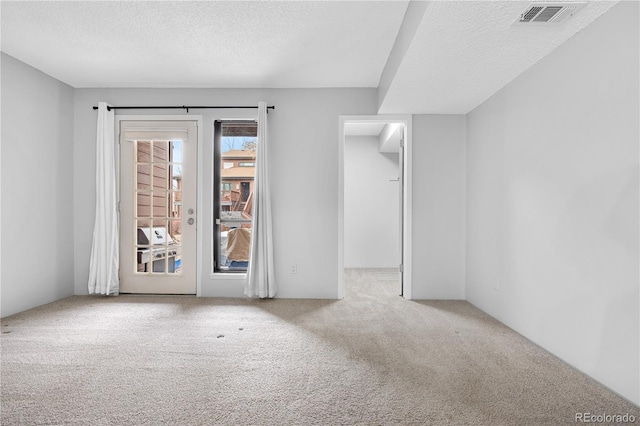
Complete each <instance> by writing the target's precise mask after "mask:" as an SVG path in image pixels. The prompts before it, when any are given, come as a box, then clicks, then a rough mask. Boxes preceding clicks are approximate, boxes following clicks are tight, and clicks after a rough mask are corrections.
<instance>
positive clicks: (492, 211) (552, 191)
mask: <svg viewBox="0 0 640 426" xmlns="http://www.w3.org/2000/svg"><path fill="white" fill-rule="evenodd" d="M638 6H639V5H638V4H637V3H635V2H621V3H619V4H617V5H616V6H614V7H613V8H612V9H611V10H610V11H609V12H607V13H606V14H604V15H603V16H602V17H601V18H599V19H598V20H597V21H595V22H594V23H593V24H591V25H590V26H589V27H587V28H586V29H584V30H583V31H582V32H580V33H578V34H577V35H576V36H574V37H573V38H572V39H570V40H569V41H568V42H566V43H565V44H564V45H562V46H560V47H559V48H558V49H557V50H555V51H554V52H552V53H551V54H550V55H548V56H547V57H546V58H544V59H543V60H542V61H541V62H539V63H538V64H536V65H535V66H533V67H532V68H531V69H530V70H528V71H527V72H525V73H524V74H523V75H521V76H520V77H518V78H517V79H516V80H514V81H513V82H512V83H511V84H509V85H508V86H507V87H505V88H504V89H503V90H501V91H500V92H498V93H497V94H496V95H494V96H493V97H492V98H491V99H489V100H488V101H487V102H485V103H484V104H483V105H481V106H480V107H478V108H477V109H476V110H474V111H473V112H471V113H470V114H469V115H468V126H467V130H468V151H467V159H468V161H467V212H468V214H467V288H466V291H467V299H468V300H469V301H470V302H471V303H473V304H475V305H477V306H478V307H480V308H481V309H482V310H484V311H486V312H488V313H489V314H491V315H493V316H494V317H496V318H497V319H499V320H500V321H502V322H504V323H505V324H507V325H508V326H510V327H512V328H513V329H515V330H516V331H518V332H520V333H522V334H523V335H524V336H526V337H527V338H529V339H531V340H533V341H534V342H536V343H538V344H539V345H541V346H542V347H544V348H546V349H548V350H549V351H551V352H552V353H553V354H555V355H557V356H558V357H560V358H561V359H563V360H565V361H567V362H569V363H570V364H572V365H574V366H575V367H577V368H578V369H580V370H582V371H584V372H586V373H587V374H589V375H591V376H592V377H594V378H595V379H596V380H599V381H600V382H602V383H603V384H605V385H607V386H609V387H610V388H611V389H613V390H614V391H616V392H618V393H620V394H621V395H623V396H625V397H626V398H628V399H630V400H631V401H633V402H635V403H636V404H638V403H640V395H639V388H640V383H639V377H640V371H639V368H638V363H639V359H640V357H639V355H640V354H639V344H638V339H639V336H640V329H639V313H638V311H639V309H638V305H639V299H638V297H639V294H638V283H639V276H638V274H639V267H640V265H639V251H638V237H639V231H638V225H639V223H638V218H639V211H638V194H639V189H640V188H639V183H638V178H639V175H638V169H639V158H638V155H639V152H638V141H639V140H640V135H639V125H640V123H639V118H638V117H639V115H640V108H639V93H638V91H639V87H638V75H639V59H638V56H639V45H638V40H639V34H638ZM496 280H497V281H498V283H497V284H496Z"/></svg>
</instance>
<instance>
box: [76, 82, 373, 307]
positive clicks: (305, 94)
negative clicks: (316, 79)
mask: <svg viewBox="0 0 640 426" xmlns="http://www.w3.org/2000/svg"><path fill="white" fill-rule="evenodd" d="M260 100H264V101H266V102H267V103H268V104H269V105H275V106H276V110H275V111H271V112H269V137H270V148H269V149H270V151H269V158H270V160H271V162H272V164H271V168H270V170H271V172H272V184H273V187H272V188H273V189H272V197H273V199H272V205H273V216H274V219H273V232H274V240H275V241H274V244H275V246H274V251H275V262H276V265H275V266H276V279H277V285H278V297H291V298H294V297H295V298H329V299H332V298H336V297H337V289H338V286H337V282H338V277H337V268H338V266H337V256H336V252H335V248H336V246H337V244H338V241H337V231H336V230H337V226H338V225H337V214H336V212H337V209H338V205H337V204H338V197H337V187H338V116H340V115H354V114H373V113H375V106H376V90H375V89H76V90H75V163H74V170H75V184H74V211H75V212H76V220H75V259H76V264H75V266H76V267H75V293H76V294H86V293H87V277H88V271H89V251H90V248H91V233H92V230H93V219H94V213H93V209H94V207H93V206H94V202H95V196H94V184H95V177H94V167H93V158H94V156H95V147H94V145H95V144H94V140H95V127H96V112H95V111H93V109H92V106H93V105H97V102H98V101H106V102H109V103H111V104H112V105H189V104H192V105H195V104H198V105H257V102H258V101H260ZM250 111H252V112H248V113H247V112H242V111H240V110H227V111H224V110H192V111H191V114H195V115H198V114H201V115H202V116H203V119H204V129H203V134H204V145H205V147H204V148H205V149H204V152H203V153H202V154H203V155H204V159H205V161H204V164H205V167H204V170H203V175H204V176H205V183H206V184H207V185H208V186H206V187H205V188H204V191H203V192H204V194H205V197H204V200H203V201H204V205H205V206H206V208H205V209H204V211H202V212H200V214H201V215H203V222H204V224H205V227H204V228H203V229H202V230H201V231H200V234H201V235H204V236H205V244H204V245H203V246H204V258H205V263H204V264H203V265H201V270H200V274H201V277H202V294H203V295H204V296H238V297H241V296H242V290H243V287H242V282H240V281H237V280H235V281H230V280H227V281H217V280H212V279H211V278H210V276H209V273H210V269H211V268H210V261H209V259H210V256H211V253H210V242H209V240H208V238H206V236H208V235H211V233H212V231H211V227H210V225H209V224H210V223H211V208H210V206H211V203H212V201H211V196H210V194H211V193H212V191H211V186H210V185H211V181H210V176H211V162H210V159H211V158H212V145H211V143H212V137H213V120H214V119H215V118H238V117H239V116H242V117H245V116H246V114H253V115H254V116H255V114H256V112H255V111H254V110H250ZM117 114H128V115H130V114H174V115H175V114H184V113H183V112H181V111H174V110H167V111H164V110H155V111H150V110H146V111H131V110H128V111H127V110H125V111H117ZM292 264H296V265H297V269H298V273H297V274H289V266H290V265H292Z"/></svg>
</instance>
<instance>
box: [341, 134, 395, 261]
mask: <svg viewBox="0 0 640 426" xmlns="http://www.w3.org/2000/svg"><path fill="white" fill-rule="evenodd" d="M379 142H380V141H379V139H378V137H377V136H346V137H345V146H344V267H345V268H397V267H398V265H399V264H400V244H399V243H400V235H399V233H400V222H399V221H400V219H399V215H400V198H399V197H400V194H399V192H398V190H399V183H398V182H397V181H393V180H395V179H398V173H399V167H398V161H399V158H398V157H399V156H398V154H397V153H396V154H389V153H380V152H379V151H378V148H379V146H378V145H379Z"/></svg>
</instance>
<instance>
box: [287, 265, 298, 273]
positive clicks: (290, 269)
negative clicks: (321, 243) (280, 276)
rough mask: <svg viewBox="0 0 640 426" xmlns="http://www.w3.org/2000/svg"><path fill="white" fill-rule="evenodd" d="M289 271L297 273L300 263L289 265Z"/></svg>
mask: <svg viewBox="0 0 640 426" xmlns="http://www.w3.org/2000/svg"><path fill="white" fill-rule="evenodd" d="M289 273H290V274H297V273H298V265H295V264H294V265H291V266H290V267H289Z"/></svg>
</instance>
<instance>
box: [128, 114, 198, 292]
mask: <svg viewBox="0 0 640 426" xmlns="http://www.w3.org/2000/svg"><path fill="white" fill-rule="evenodd" d="M197 131H198V128H197V123H196V122H195V121H124V120H123V121H121V122H120V292H121V293H151V294H195V293H196V270H197V269H196V235H197V234H196V179H197V173H196V159H197V140H198V137H197Z"/></svg>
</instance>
